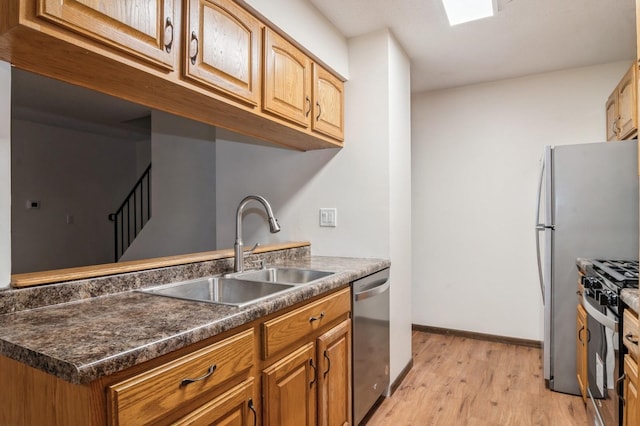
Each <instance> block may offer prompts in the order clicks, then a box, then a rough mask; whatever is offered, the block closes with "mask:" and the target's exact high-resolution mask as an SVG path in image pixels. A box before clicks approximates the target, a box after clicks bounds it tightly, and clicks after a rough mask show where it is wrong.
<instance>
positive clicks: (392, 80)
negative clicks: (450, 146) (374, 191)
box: [388, 37, 412, 378]
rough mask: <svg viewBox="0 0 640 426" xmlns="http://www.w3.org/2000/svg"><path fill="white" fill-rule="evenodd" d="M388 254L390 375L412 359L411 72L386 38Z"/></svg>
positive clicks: (402, 53) (397, 50)
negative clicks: (387, 69) (391, 354)
mask: <svg viewBox="0 0 640 426" xmlns="http://www.w3.org/2000/svg"><path fill="white" fill-rule="evenodd" d="M388 63H389V104H388V108H389V112H388V114H389V151H388V152H389V241H390V243H389V257H390V258H391V261H392V262H393V268H391V283H392V285H393V291H392V292H391V318H392V322H393V333H392V334H391V347H392V348H393V349H392V351H393V356H392V358H391V373H392V377H394V378H395V377H396V376H397V374H399V373H400V372H401V371H402V369H403V368H404V367H405V366H406V364H407V362H408V360H410V359H411V321H412V318H411V309H410V308H409V307H410V304H411V303H410V300H411V275H412V271H411V262H412V259H411V84H410V82H411V72H410V63H409V58H408V57H407V55H406V54H405V53H404V52H403V51H402V48H401V47H400V46H399V45H398V43H397V42H396V40H395V39H394V38H392V37H390V38H389V60H388Z"/></svg>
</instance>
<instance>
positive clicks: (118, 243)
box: [109, 164, 151, 262]
mask: <svg viewBox="0 0 640 426" xmlns="http://www.w3.org/2000/svg"><path fill="white" fill-rule="evenodd" d="M150 218H151V164H149V167H147V169H146V170H145V171H144V173H142V176H140V179H138V181H137V182H136V184H135V185H134V186H133V189H131V191H130V192H129V195H127V196H126V197H125V199H124V201H123V202H122V204H121V205H120V208H119V209H118V210H117V211H116V212H115V213H111V214H110V215H109V220H110V221H112V222H113V229H114V238H115V244H114V246H115V253H114V254H115V262H117V261H118V260H120V258H121V257H122V255H123V254H124V252H125V251H126V250H127V249H128V248H129V246H130V245H131V243H133V240H135V239H136V237H137V236H138V234H139V233H140V231H141V230H142V228H144V225H146V223H147V222H148V221H149V219H150Z"/></svg>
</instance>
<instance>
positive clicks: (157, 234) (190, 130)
mask: <svg viewBox="0 0 640 426" xmlns="http://www.w3.org/2000/svg"><path fill="white" fill-rule="evenodd" d="M215 151H216V144H215V128H213V127H211V126H208V125H205V124H201V123H197V122H194V121H191V120H187V119H184V118H181V117H177V116H174V115H170V114H166V113H163V112H159V111H153V112H152V115H151V160H152V168H151V198H152V201H151V202H152V207H151V212H152V214H151V219H150V220H149V222H148V223H147V224H146V226H145V227H144V228H143V229H142V232H140V234H139V235H138V238H136V240H134V242H133V244H132V245H131V247H129V249H128V250H127V251H126V253H125V254H124V256H122V258H121V260H122V261H125V260H134V259H145V258H148V257H158V256H170V255H174V254H184V253H193V252H199V251H208V250H214V249H215V248H216V225H215V220H216V160H215V158H216V152H215ZM231 245H233V242H232V243H231ZM226 247H228V246H226Z"/></svg>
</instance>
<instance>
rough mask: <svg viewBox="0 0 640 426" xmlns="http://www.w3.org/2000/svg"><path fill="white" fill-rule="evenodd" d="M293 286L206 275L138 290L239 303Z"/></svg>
mask: <svg viewBox="0 0 640 426" xmlns="http://www.w3.org/2000/svg"><path fill="white" fill-rule="evenodd" d="M294 287H295V286H293V285H289V284H280V283H274V282H260V281H254V280H244V279H240V278H224V277H209V278H198V279H195V280H190V281H184V282H179V283H175V284H165V285H161V286H158V287H152V288H148V289H144V290H140V291H141V292H143V293H149V294H156V295H159V296H167V297H175V298H178V299H186V300H194V301H199V302H210V303H219V304H223V305H232V306H238V307H242V306H245V305H249V304H251V303H256V302H259V301H261V300H263V299H266V298H267V297H270V296H273V295H275V294H278V293H281V292H284V291H287V290H289V289H292V288H294Z"/></svg>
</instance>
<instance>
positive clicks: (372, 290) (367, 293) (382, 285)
mask: <svg viewBox="0 0 640 426" xmlns="http://www.w3.org/2000/svg"><path fill="white" fill-rule="evenodd" d="M390 285H391V283H390V282H389V279H388V278H383V279H381V280H376V281H374V282H372V283H371V284H370V285H368V286H367V288H366V290H364V291H361V292H358V293H355V295H354V297H355V300H356V302H358V301H360V300H364V299H368V298H370V297H373V296H377V295H379V294H382V293H384V292H385V291H387V290H388V289H389V286H390Z"/></svg>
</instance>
